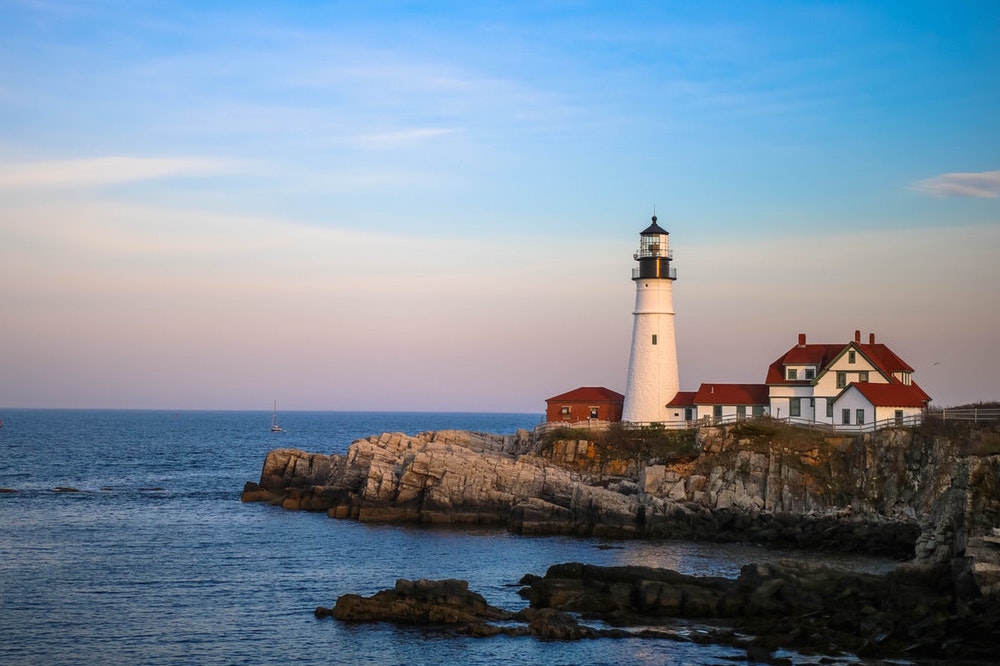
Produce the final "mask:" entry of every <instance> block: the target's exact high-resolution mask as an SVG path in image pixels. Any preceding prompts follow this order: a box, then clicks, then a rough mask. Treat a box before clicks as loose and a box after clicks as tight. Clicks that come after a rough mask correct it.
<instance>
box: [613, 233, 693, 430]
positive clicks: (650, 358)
mask: <svg viewBox="0 0 1000 666" xmlns="http://www.w3.org/2000/svg"><path fill="white" fill-rule="evenodd" d="M669 236H670V234H669V233H668V232H667V231H665V230H664V229H663V228H662V227H660V225H658V224H657V223H656V215H654V216H653V223H652V224H650V225H649V226H648V227H646V228H645V229H644V230H643V231H642V232H641V233H640V234H639V251H638V252H636V253H635V254H634V255H633V258H634V259H635V260H636V261H637V262H639V266H638V268H633V269H632V281H633V282H635V312H634V313H633V314H634V316H635V319H634V321H633V324H632V352H631V354H630V355H629V361H628V380H627V381H626V383H625V405H624V408H623V411H622V421H627V422H631V423H653V422H660V423H662V422H665V421H667V420H668V419H667V403H668V402H670V400H672V399H673V397H674V396H675V395H676V394H677V391H678V389H679V388H680V380H679V379H678V375H677V342H676V339H675V336H674V293H673V289H674V280H676V279H677V270H676V269H674V268H672V267H671V266H670V261H671V259H672V258H673V253H672V252H671V251H670V245H669Z"/></svg>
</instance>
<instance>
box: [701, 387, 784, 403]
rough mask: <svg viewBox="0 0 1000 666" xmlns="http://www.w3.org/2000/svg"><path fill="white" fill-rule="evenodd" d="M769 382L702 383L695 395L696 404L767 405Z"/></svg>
mask: <svg viewBox="0 0 1000 666" xmlns="http://www.w3.org/2000/svg"><path fill="white" fill-rule="evenodd" d="M768 402H769V398H768V389H767V384H702V385H701V387H699V389H698V393H697V394H696V395H695V397H694V404H696V405H766V404H768Z"/></svg>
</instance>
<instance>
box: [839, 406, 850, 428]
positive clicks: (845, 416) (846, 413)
mask: <svg viewBox="0 0 1000 666" xmlns="http://www.w3.org/2000/svg"><path fill="white" fill-rule="evenodd" d="M840 422H841V423H843V424H844V425H849V424H850V423H851V410H849V409H842V410H840Z"/></svg>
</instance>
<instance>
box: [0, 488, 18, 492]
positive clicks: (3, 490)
mask: <svg viewBox="0 0 1000 666" xmlns="http://www.w3.org/2000/svg"><path fill="white" fill-rule="evenodd" d="M16 492H17V491H16V490H14V489H13V488H0V493H16Z"/></svg>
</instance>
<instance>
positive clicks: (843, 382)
mask: <svg viewBox="0 0 1000 666" xmlns="http://www.w3.org/2000/svg"><path fill="white" fill-rule="evenodd" d="M845 386H847V373H846V372H838V373H837V388H844V387H845Z"/></svg>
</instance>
